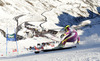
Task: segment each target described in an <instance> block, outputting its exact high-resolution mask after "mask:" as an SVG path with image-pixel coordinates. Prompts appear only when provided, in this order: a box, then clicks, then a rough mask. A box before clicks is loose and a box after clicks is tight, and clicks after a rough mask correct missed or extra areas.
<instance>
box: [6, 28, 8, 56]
mask: <svg viewBox="0 0 100 61" xmlns="http://www.w3.org/2000/svg"><path fill="white" fill-rule="evenodd" d="M7 37H8V28H7V34H6V56H7V44H8V40H7Z"/></svg>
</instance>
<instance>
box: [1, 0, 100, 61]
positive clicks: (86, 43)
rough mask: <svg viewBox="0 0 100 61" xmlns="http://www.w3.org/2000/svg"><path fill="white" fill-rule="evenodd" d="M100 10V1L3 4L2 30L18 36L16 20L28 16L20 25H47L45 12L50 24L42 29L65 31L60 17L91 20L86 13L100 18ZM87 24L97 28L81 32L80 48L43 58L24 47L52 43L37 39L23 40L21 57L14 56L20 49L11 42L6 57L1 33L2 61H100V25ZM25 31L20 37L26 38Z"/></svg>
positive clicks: (8, 0)
mask: <svg viewBox="0 0 100 61" xmlns="http://www.w3.org/2000/svg"><path fill="white" fill-rule="evenodd" d="M98 6H100V0H68V1H66V0H0V14H2V15H0V29H2V30H4V31H5V32H6V30H7V28H8V30H9V31H8V33H14V28H15V27H16V24H17V23H16V21H15V20H14V19H13V18H14V17H16V16H18V15H24V16H22V17H20V18H19V19H18V20H19V24H23V23H24V22H26V21H29V22H30V23H35V22H36V23H41V22H44V17H43V16H41V13H43V12H45V11H46V12H45V13H44V15H45V16H46V17H47V20H48V21H47V22H46V23H44V24H43V25H42V26H43V27H44V28H47V29H55V28H61V27H59V26H56V25H55V24H56V23H58V22H59V19H58V17H57V16H59V15H60V14H62V12H66V13H68V14H70V15H73V16H75V17H79V16H84V17H88V15H89V14H88V12H87V10H86V9H89V10H91V11H93V12H94V13H97V14H98V12H97V10H96V7H98ZM94 19H95V20H96V19H98V18H94ZM85 22H86V23H85ZM85 22H82V24H81V25H85V24H93V26H92V27H86V28H84V29H82V30H77V32H78V34H79V35H80V44H79V45H77V47H76V48H72V49H65V50H58V51H51V52H44V53H40V54H34V53H33V51H27V50H25V49H24V47H25V48H28V47H29V46H33V45H35V44H36V43H41V42H48V41H49V42H51V41H52V40H51V39H47V38H42V37H35V38H27V39H25V40H19V41H18V47H19V54H17V53H16V52H12V50H13V49H15V48H16V42H11V41H10V42H8V55H7V56H6V38H4V37H3V35H2V34H1V33H0V61H100V24H97V25H96V23H98V21H97V22H96V21H89V20H86V21H85ZM35 25H38V24H35ZM51 25H52V26H51ZM79 25H80V24H79ZM24 30H26V29H22V31H20V32H19V34H21V35H24V36H25V34H23V31H24Z"/></svg>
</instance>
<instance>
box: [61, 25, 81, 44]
mask: <svg viewBox="0 0 100 61" xmlns="http://www.w3.org/2000/svg"><path fill="white" fill-rule="evenodd" d="M64 30H65V34H63V35H64V36H66V37H65V38H64V39H63V41H61V43H60V44H61V45H65V44H66V42H75V41H76V40H77V43H79V41H80V37H79V36H78V34H77V32H76V30H75V29H71V28H70V25H67V26H66V27H65V28H64Z"/></svg>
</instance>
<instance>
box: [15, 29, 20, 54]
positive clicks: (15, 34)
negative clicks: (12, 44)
mask: <svg viewBox="0 0 100 61" xmlns="http://www.w3.org/2000/svg"><path fill="white" fill-rule="evenodd" d="M14 31H15V30H14ZM16 36H17V35H16V31H15V41H16V46H17V53H18V54H19V49H18V43H17V38H16Z"/></svg>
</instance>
